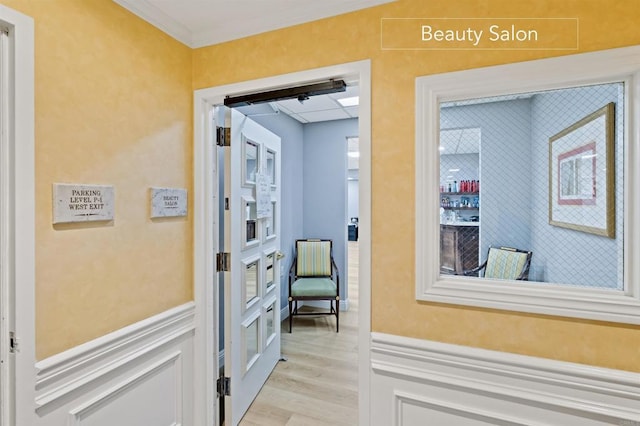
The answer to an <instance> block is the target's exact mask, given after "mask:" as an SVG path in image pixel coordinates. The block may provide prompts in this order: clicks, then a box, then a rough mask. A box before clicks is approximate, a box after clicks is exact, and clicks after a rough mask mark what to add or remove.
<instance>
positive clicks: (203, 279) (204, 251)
mask: <svg viewBox="0 0 640 426" xmlns="http://www.w3.org/2000/svg"><path fill="white" fill-rule="evenodd" d="M345 76H350V77H351V78H355V79H356V80H357V81H358V88H359V92H360V93H359V96H360V106H359V110H360V113H359V120H358V121H359V123H358V126H357V127H358V130H357V134H358V136H359V140H360V153H361V154H360V155H361V156H360V164H361V167H360V173H359V175H360V176H359V180H360V188H359V201H360V212H359V218H358V221H359V224H358V225H359V241H360V244H359V246H360V247H359V260H360V267H359V269H360V271H359V272H360V273H359V276H360V280H359V281H360V289H359V291H358V298H359V300H358V305H359V306H360V309H359V313H358V323H359V333H358V340H359V349H358V350H359V363H358V364H359V389H360V393H359V396H358V398H359V401H360V404H359V406H360V413H361V414H360V416H359V417H360V421H361V422H362V423H363V424H366V423H367V421H368V419H367V418H366V413H367V406H368V397H369V395H368V391H367V389H368V383H367V382H368V374H367V371H368V365H369V343H368V341H369V334H370V237H369V235H370V199H371V195H370V146H369V141H370V126H371V124H370V123H371V119H370V111H371V108H370V97H371V96H370V63H369V61H360V62H355V63H349V64H343V65H337V66H332V67H327V68H321V69H315V70H310V71H303V72H299V73H293V74H286V75H282V76H277V77H272V78H266V79H261V80H255V81H250V82H244V83H236V84H232V85H227V86H221V87H214V88H209V89H202V90H198V91H196V93H195V97H196V104H195V121H196V122H195V132H194V133H195V135H194V136H195V156H194V161H195V164H194V171H195V182H194V184H195V194H196V199H195V201H194V203H195V206H194V207H195V208H194V211H195V219H196V220H195V223H196V226H195V236H194V238H195V278H196V282H195V299H196V305H197V308H196V312H197V313H196V315H197V321H198V329H199V333H196V345H197V347H196V365H197V366H199V367H201V368H202V370H203V371H201V372H200V373H202V374H200V373H197V374H196V386H197V389H198V390H203V391H204V392H199V391H197V392H196V397H197V401H196V407H201V408H202V410H198V409H197V411H198V412H204V413H206V419H204V422H205V423H207V424H216V421H217V414H218V409H216V407H215V401H216V397H217V394H216V389H215V386H214V380H215V378H216V377H217V371H218V365H217V364H218V353H217V352H216V351H215V350H216V348H217V346H218V339H219V330H218V329H217V325H218V321H217V318H218V316H219V310H218V308H217V301H218V298H219V295H218V294H217V291H215V290H216V289H217V286H216V285H215V284H216V283H217V276H216V274H217V273H216V272H215V268H214V266H215V265H212V262H211V261H208V259H212V258H215V253H216V249H217V248H218V247H217V245H218V242H217V238H218V235H219V229H218V226H219V223H220V222H219V220H218V217H216V211H215V210H216V206H217V205H218V203H219V201H220V199H219V197H220V196H219V194H217V193H216V188H217V187H216V186H215V182H217V179H218V178H219V173H220V171H219V170H218V168H217V167H216V161H215V157H216V155H215V152H214V150H215V148H214V147H213V146H211V145H212V144H211V143H210V141H212V140H213V135H214V133H215V129H214V128H213V122H214V120H213V118H214V117H213V114H214V112H213V108H214V106H215V105H219V104H222V103H223V102H224V98H225V96H227V95H229V94H240V93H249V92H252V91H259V90H265V89H273V88H279V87H287V86H292V85H296V84H304V83H307V82H313V81H318V80H322V79H332V78H338V77H340V78H342V77H345ZM343 143H344V140H343ZM283 152H284V151H283ZM345 154H346V147H345ZM345 162H346V155H345ZM345 180H346V179H345ZM345 198H346V196H345ZM345 217H346V214H345V215H344V217H343V219H342V220H343V222H342V226H341V228H342V230H343V231H342V232H343V233H344V237H345V240H346V237H347V232H348V228H347V226H345V225H346V224H345ZM344 251H345V256H346V245H345V248H344ZM286 255H289V253H286ZM279 272H282V271H279ZM345 276H346V262H345ZM345 281H346V280H345ZM212 284H213V285H212ZM294 332H295V330H294ZM214 355H215V356H214ZM199 361H202V362H199ZM231 398H232V399H233V395H232V396H231Z"/></svg>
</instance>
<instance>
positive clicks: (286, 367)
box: [240, 241, 358, 426]
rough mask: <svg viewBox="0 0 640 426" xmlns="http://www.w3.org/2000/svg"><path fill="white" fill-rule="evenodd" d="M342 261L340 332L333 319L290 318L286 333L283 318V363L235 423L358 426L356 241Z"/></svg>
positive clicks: (247, 425)
mask: <svg viewBox="0 0 640 426" xmlns="http://www.w3.org/2000/svg"><path fill="white" fill-rule="evenodd" d="M348 259H349V261H348V265H349V266H348V267H349V271H348V274H346V275H347V276H348V286H349V295H348V296H349V311H347V312H344V311H342V312H341V313H340V332H339V333H336V332H335V318H333V317H326V316H321V317H296V318H294V320H293V333H291V334H289V333H288V332H286V330H288V327H289V323H288V319H286V320H284V321H283V322H282V330H283V333H282V355H283V356H284V357H285V358H287V361H286V362H280V363H279V364H278V365H277V366H276V368H275V370H274V371H273V373H271V376H270V377H269V380H268V381H267V382H266V383H265V385H264V387H263V388H262V390H261V391H260V393H259V394H258V397H257V398H256V399H255V401H254V402H253V404H252V405H251V407H250V408H249V410H248V411H247V414H246V415H245V416H244V418H243V420H242V422H241V423H240V424H241V425H243V426H251V425H256V426H258V425H259V426H282V425H286V426H294V425H305V426H314V425H317V426H323V425H345V426H347V425H348V426H352V425H354V424H357V423H358V344H357V339H358V243H357V242H353V241H350V242H349V250H348ZM344 278H345V274H344V273H341V279H344ZM282 285H287V283H282ZM306 309H309V308H306Z"/></svg>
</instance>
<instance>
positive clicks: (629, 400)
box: [370, 333, 640, 426]
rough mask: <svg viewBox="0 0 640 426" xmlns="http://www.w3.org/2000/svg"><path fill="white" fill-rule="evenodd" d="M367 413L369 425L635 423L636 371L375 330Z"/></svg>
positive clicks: (638, 410)
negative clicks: (471, 346)
mask: <svg viewBox="0 0 640 426" xmlns="http://www.w3.org/2000/svg"><path fill="white" fill-rule="evenodd" d="M622 343H623V342H621V344H622ZM370 414H371V419H372V425H374V426H378V425H379V426H392V425H393V426H424V425H429V426H440V425H442V426H448V425H455V426H467V425H487V424H492V425H527V426H533V425H540V426H542V425H547V426H548V425H558V426H595V425H600V426H601V425H618V426H640V374H637V373H630V372H624V371H619V370H611V369H605V368H598V367H590V366H586V365H581V364H573V363H568V362H560V361H553V360H548V359H541V358H535V357H528V356H521V355H515V354H509V353H504V352H495V351H488V350H483V349H476V348H469V347H465V346H456V345H450V344H443V343H438V342H432V341H425V340H419V339H410V338H405V337H399V336H392V335H387V334H381V333H372V341H371V411H370Z"/></svg>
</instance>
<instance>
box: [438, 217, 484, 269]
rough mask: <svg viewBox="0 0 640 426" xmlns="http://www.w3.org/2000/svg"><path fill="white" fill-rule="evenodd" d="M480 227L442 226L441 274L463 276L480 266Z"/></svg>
mask: <svg viewBox="0 0 640 426" xmlns="http://www.w3.org/2000/svg"><path fill="white" fill-rule="evenodd" d="M478 248H479V246H478V227H477V226H457V225H440V272H441V273H443V274H455V275H462V272H463V271H465V270H469V269H473V268H475V267H476V266H478Z"/></svg>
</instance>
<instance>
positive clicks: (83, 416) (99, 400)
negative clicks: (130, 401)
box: [69, 352, 182, 426]
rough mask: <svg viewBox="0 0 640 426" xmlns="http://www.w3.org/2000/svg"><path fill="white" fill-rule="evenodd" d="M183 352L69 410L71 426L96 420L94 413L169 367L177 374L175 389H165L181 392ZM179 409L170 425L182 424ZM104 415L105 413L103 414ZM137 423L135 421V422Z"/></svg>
mask: <svg viewBox="0 0 640 426" xmlns="http://www.w3.org/2000/svg"><path fill="white" fill-rule="evenodd" d="M180 357H181V353H180V352H174V353H172V354H170V355H169V356H166V357H163V358H162V359H160V360H159V361H157V362H154V363H153V364H152V365H150V366H149V367H147V368H145V369H143V370H142V371H140V372H139V373H137V374H134V375H133V376H131V377H128V378H127V379H126V380H124V381H122V382H120V383H118V384H116V385H115V386H112V387H110V388H109V389H108V390H107V391H106V392H103V393H102V394H100V395H98V396H96V397H95V398H92V399H91V400H89V401H87V402H85V403H83V404H81V405H80V406H78V407H76V408H74V409H72V410H70V411H69V426H81V425H84V424H86V422H85V420H89V421H94V420H93V419H91V416H92V415H96V414H97V413H99V412H100V411H101V410H104V409H108V408H109V407H111V406H112V405H113V403H114V402H115V401H117V400H118V399H119V398H122V397H123V396H124V394H126V393H127V392H132V391H135V390H137V389H139V388H141V387H142V386H143V385H145V384H149V382H151V381H152V380H153V379H155V378H157V377H158V376H160V375H161V374H162V373H163V372H165V371H166V370H169V369H173V370H174V371H173V372H171V373H174V375H175V379H176V380H175V381H174V383H173V385H174V387H173V389H164V391H165V392H171V391H173V393H174V395H180V394H181V383H182V369H181V368H180V365H181V363H180V362H179V361H180ZM144 401H145V399H142V400H141V401H137V404H138V405H141V404H142V403H144ZM158 408H159V407H153V406H151V407H149V409H150V410H156V409H158ZM176 408H177V410H176V412H175V413H174V414H175V416H174V417H175V420H174V421H172V422H171V423H170V425H181V424H182V412H181V410H180V408H181V407H180V406H177V407H176ZM135 411H136V410H135V409H134V410H133V412H129V413H127V416H129V418H130V419H131V417H133V415H134V414H135ZM103 416H104V414H103ZM134 423H135V422H134Z"/></svg>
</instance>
